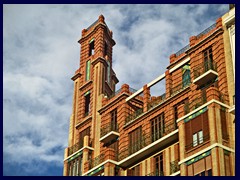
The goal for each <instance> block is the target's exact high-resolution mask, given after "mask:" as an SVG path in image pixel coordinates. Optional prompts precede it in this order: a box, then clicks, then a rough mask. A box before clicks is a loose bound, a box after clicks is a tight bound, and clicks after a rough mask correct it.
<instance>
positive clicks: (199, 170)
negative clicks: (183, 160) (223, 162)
mask: <svg viewBox="0 0 240 180" xmlns="http://www.w3.org/2000/svg"><path fill="white" fill-rule="evenodd" d="M187 173H188V176H212V163H211V155H210V156H207V157H205V158H203V159H200V160H198V161H196V162H194V163H193V164H190V165H188V166H187Z"/></svg>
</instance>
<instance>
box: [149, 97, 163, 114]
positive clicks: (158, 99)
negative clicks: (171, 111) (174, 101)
mask: <svg viewBox="0 0 240 180" xmlns="http://www.w3.org/2000/svg"><path fill="white" fill-rule="evenodd" d="M165 99H166V93H164V94H162V95H161V96H159V97H157V98H156V99H154V100H152V101H151V102H149V103H148V110H149V109H152V108H154V107H155V106H157V105H158V104H160V103H161V102H163V101H164V100H165Z"/></svg>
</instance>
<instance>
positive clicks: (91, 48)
mask: <svg viewBox="0 0 240 180" xmlns="http://www.w3.org/2000/svg"><path fill="white" fill-rule="evenodd" d="M93 54H94V40H91V42H90V43H89V56H91V55H93Z"/></svg>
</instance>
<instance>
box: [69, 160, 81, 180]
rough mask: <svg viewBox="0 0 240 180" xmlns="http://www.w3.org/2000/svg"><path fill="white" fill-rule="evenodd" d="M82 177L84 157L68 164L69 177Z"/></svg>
mask: <svg viewBox="0 0 240 180" xmlns="http://www.w3.org/2000/svg"><path fill="white" fill-rule="evenodd" d="M81 175H82V156H79V157H77V158H75V159H74V160H72V161H70V162H69V163H68V176H81Z"/></svg>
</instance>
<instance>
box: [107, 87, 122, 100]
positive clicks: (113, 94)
mask: <svg viewBox="0 0 240 180" xmlns="http://www.w3.org/2000/svg"><path fill="white" fill-rule="evenodd" d="M119 93H121V89H118V90H117V91H115V92H114V93H112V95H110V96H109V97H108V99H111V98H113V97H114V96H116V95H118V94H119Z"/></svg>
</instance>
